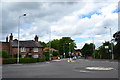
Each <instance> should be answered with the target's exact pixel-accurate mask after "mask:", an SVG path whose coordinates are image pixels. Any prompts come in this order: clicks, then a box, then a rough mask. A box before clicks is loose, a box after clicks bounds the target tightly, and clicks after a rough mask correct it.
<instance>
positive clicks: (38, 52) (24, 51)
mask: <svg viewBox="0 0 120 80" xmlns="http://www.w3.org/2000/svg"><path fill="white" fill-rule="evenodd" d="M0 44H2V50H6V51H8V53H9V54H10V56H11V57H15V56H16V55H17V53H18V40H17V39H14V40H13V35H12V33H11V35H10V36H9V41H8V36H7V37H6V42H0ZM19 53H20V55H22V57H25V56H30V57H39V56H43V47H42V46H41V44H40V43H39V42H38V36H37V35H36V36H35V38H34V40H25V41H19Z"/></svg>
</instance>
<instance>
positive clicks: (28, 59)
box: [20, 58, 37, 63]
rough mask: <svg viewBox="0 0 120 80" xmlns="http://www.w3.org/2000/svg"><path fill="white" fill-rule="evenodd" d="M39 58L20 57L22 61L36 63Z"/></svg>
mask: <svg viewBox="0 0 120 80" xmlns="http://www.w3.org/2000/svg"><path fill="white" fill-rule="evenodd" d="M36 62H37V58H20V63H36Z"/></svg>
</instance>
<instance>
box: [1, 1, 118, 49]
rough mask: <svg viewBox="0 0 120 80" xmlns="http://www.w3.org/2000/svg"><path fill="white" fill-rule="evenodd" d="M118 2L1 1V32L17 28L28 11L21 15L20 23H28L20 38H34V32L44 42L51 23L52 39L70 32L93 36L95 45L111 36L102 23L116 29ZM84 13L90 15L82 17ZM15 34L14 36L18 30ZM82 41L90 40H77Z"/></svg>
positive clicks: (6, 33)
mask: <svg viewBox="0 0 120 80" xmlns="http://www.w3.org/2000/svg"><path fill="white" fill-rule="evenodd" d="M117 6H118V4H117V2H116V3H115V2H114V3H100V2H98V3H96V2H94V0H92V1H91V2H82V3H80V2H72V3H67V2H64V3H63V2H60V3H57V2H56V3H54V2H50V3H49V2H47V3H42V2H40V3H29V2H28V3H24V2H23V3H7V4H6V3H4V4H3V8H4V9H3V13H4V15H3V18H4V20H3V35H5V36H6V35H8V34H9V33H11V32H17V31H16V30H17V21H18V16H19V15H20V14H22V13H23V12H25V13H27V14H28V15H27V16H26V18H22V19H21V21H22V22H21V26H25V27H26V25H27V27H29V28H28V29H24V28H21V30H20V33H21V34H20V39H21V40H26V39H27V40H28V39H34V36H35V35H36V34H37V35H38V36H39V38H40V39H39V40H41V41H45V42H47V41H49V33H50V27H51V35H52V36H51V39H55V38H57V39H60V38H61V37H63V36H71V37H72V39H75V38H82V39H86V38H88V37H94V38H95V43H96V45H98V44H99V45H100V43H102V41H104V40H106V41H107V40H110V37H109V32H110V31H109V29H105V28H104V27H108V28H110V27H111V28H112V33H115V32H116V31H117V27H118V26H117V24H118V22H117V20H118V14H117V13H113V11H114V10H115V9H116V8H117ZM96 12H98V13H100V14H97V13H96ZM92 13H93V14H92ZM83 15H86V16H91V17H90V18H87V17H86V18H82V16H83ZM9 26H11V27H12V28H10V27H9ZM14 36H15V38H17V33H14ZM3 39H4V37H3ZM85 42H88V43H90V42H92V40H91V39H89V40H86V41H84V42H81V43H78V42H77V43H76V44H77V46H78V48H81V47H82V46H83V45H84V43H85Z"/></svg>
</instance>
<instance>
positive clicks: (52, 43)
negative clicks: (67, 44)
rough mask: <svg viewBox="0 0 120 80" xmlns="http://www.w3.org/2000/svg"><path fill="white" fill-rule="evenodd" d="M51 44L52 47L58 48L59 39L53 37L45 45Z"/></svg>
mask: <svg viewBox="0 0 120 80" xmlns="http://www.w3.org/2000/svg"><path fill="white" fill-rule="evenodd" d="M49 44H51V48H54V49H56V50H59V46H60V40H58V39H54V40H52V41H50V42H48V43H47V45H49Z"/></svg>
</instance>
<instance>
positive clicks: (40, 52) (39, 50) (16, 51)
mask: <svg viewBox="0 0 120 80" xmlns="http://www.w3.org/2000/svg"><path fill="white" fill-rule="evenodd" d="M29 50H30V49H29V48H26V52H21V49H19V51H20V53H21V54H25V55H26V54H27V53H29ZM17 53H18V48H12V54H17ZM32 54H33V55H34V54H40V55H43V50H42V48H39V49H38V52H34V51H32Z"/></svg>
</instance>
